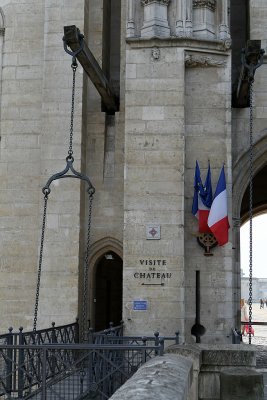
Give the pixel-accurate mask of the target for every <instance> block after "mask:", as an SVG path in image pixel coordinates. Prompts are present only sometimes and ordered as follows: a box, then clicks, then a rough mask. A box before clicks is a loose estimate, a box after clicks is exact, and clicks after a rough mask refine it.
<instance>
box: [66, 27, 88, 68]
mask: <svg viewBox="0 0 267 400" xmlns="http://www.w3.org/2000/svg"><path fill="white" fill-rule="evenodd" d="M78 39H79V45H80V47H79V48H78V49H77V50H76V51H71V50H69V49H68V44H67V41H66V38H65V36H63V38H62V40H63V43H64V50H65V52H66V53H68V54H69V55H70V56H72V61H73V63H74V60H75V59H76V56H77V54H79V53H80V52H81V51H82V50H83V45H84V40H83V39H84V35H83V34H82V33H80V32H79V33H78Z"/></svg>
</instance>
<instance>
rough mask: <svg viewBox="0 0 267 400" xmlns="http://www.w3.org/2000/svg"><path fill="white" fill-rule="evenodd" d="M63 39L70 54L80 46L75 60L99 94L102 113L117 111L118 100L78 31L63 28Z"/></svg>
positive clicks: (76, 29)
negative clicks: (102, 107) (102, 108)
mask: <svg viewBox="0 0 267 400" xmlns="http://www.w3.org/2000/svg"><path fill="white" fill-rule="evenodd" d="M63 39H64V41H65V43H66V45H67V46H68V47H69V48H70V49H71V50H72V52H75V51H77V50H78V49H79V48H80V47H81V45H82V50H81V51H80V52H79V53H78V54H77V55H76V58H77V59H78V61H79V63H80V64H81V66H82V67H83V69H84V71H85V72H86V74H87V75H88V76H89V78H90V79H91V81H92V83H93V84H94V86H95V87H96V89H97V91H98V93H99V94H100V96H101V99H102V103H103V105H104V111H106V112H107V113H111V114H113V113H114V112H116V111H118V109H119V99H118V97H117V96H116V95H115V94H114V93H113V90H112V89H111V87H110V84H109V81H108V79H107V78H106V76H105V74H104V73H103V71H102V69H101V67H100V65H99V64H98V62H97V61H96V59H95V57H94V56H93V54H92V52H91V51H90V50H89V48H88V46H87V44H86V42H85V40H84V39H83V36H82V35H81V34H80V31H79V29H78V28H77V27H76V26H75V25H70V26H64V38H63Z"/></svg>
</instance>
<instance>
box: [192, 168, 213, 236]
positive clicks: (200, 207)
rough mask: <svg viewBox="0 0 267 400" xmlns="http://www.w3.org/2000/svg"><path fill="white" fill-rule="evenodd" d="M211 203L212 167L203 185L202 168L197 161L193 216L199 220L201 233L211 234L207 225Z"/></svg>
mask: <svg viewBox="0 0 267 400" xmlns="http://www.w3.org/2000/svg"><path fill="white" fill-rule="evenodd" d="M211 203H212V185H211V171H210V165H209V168H208V172H207V176H206V180H205V185H203V184H202V180H201V176H200V168H199V165H198V162H197V161H196V169H195V179H194V198H193V204H192V214H193V215H194V216H195V217H196V218H197V219H198V230H199V232H211V231H210V228H209V227H208V224H207V221H208V216H209V211H210V207H211Z"/></svg>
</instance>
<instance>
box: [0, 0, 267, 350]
mask: <svg viewBox="0 0 267 400" xmlns="http://www.w3.org/2000/svg"><path fill="white" fill-rule="evenodd" d="M59 3H60V4H59ZM229 3H230V2H229V1H227V0H221V1H218V0H217V1H216V0H125V1H121V0H76V1H75V4H74V2H73V1H70V0H66V1H64V2H57V1H52V0H27V1H20V2H14V1H8V0H0V7H1V16H2V20H1V21H2V25H1V30H0V34H1V36H0V45H1V47H0V52H1V65H0V66H1V93H0V95H1V98H0V101H1V116H0V118H1V157H0V182H1V189H0V190H1V197H0V210H1V218H0V232H1V243H0V246H1V261H0V282H1V302H0V315H1V330H2V331H4V330H6V328H7V327H8V326H10V325H13V326H14V327H18V326H20V325H23V326H24V328H27V329H30V328H31V326H32V315H33V309H34V301H35V300H34V299H35V287H36V275H37V269H38V249H39V246H40V228H41V224H42V212H43V196H42V191H41V188H42V187H43V185H44V184H45V183H46V181H47V179H48V178H49V177H50V176H51V175H52V174H54V173H55V172H58V171H61V170H62V169H63V168H64V166H65V158H66V154H67V149H68V135H69V118H70V106H71V88H72V70H71V67H70V66H71V57H70V56H69V55H68V54H67V53H66V52H65V51H64V49H63V45H62V36H63V32H64V27H66V26H71V25H75V26H76V27H78V28H79V29H80V31H81V32H82V33H83V34H84V40H85V42H86V44H87V46H88V48H89V49H90V51H91V52H92V53H93V55H94V57H95V59H96V62H97V63H98V65H99V66H100V68H101V70H102V72H103V74H104V75H105V77H106V79H107V80H108V82H109V83H110V86H111V88H112V90H113V93H114V94H115V96H116V98H117V100H118V103H117V104H118V106H117V109H116V110H113V111H110V110H107V108H106V107H105V102H104V101H103V99H102V100H101V97H100V95H99V93H98V92H97V90H96V88H95V86H94V82H92V81H91V80H90V79H89V78H88V76H87V75H86V73H85V72H84V71H83V68H82V67H81V66H80V65H79V67H78V70H77V78H76V95H75V119H74V142H73V151H74V160H75V167H76V169H77V170H81V171H82V172H83V173H85V174H87V175H88V176H89V177H90V180H91V181H92V183H93V185H94V187H95V189H96V192H95V196H94V201H93V212H92V221H91V237H90V244H91V246H90V255H89V265H90V267H89V277H88V287H87V289H88V290H87V291H88V299H87V306H88V307H87V309H88V314H87V315H86V319H88V320H89V323H90V325H91V326H93V327H94V328H96V329H103V328H104V327H105V326H106V325H107V323H108V322H109V321H113V322H114V323H119V321H120V320H121V319H123V320H124V323H125V332H126V333H127V334H130V333H131V334H144V335H145V334H151V333H152V332H154V331H156V330H158V331H159V332H160V333H161V334H162V335H169V334H174V332H175V331H177V330H179V331H180V336H181V341H182V342H187V343H190V342H194V341H195V340H196V338H195V337H194V336H193V335H192V328H193V327H194V326H195V324H196V322H198V323H200V324H201V325H202V326H203V327H204V328H205V329H204V330H203V331H202V333H204V332H205V333H204V335H203V336H202V337H201V341H202V342H203V343H216V342H221V343H224V342H225V343H226V342H230V341H231V329H232V328H234V327H236V326H238V324H239V320H240V313H239V298H240V257H239V228H240V223H242V222H243V221H244V220H245V219H246V218H247V212H248V201H247V198H248V197H247V196H248V191H247V187H248V180H249V173H248V149H249V141H248V132H249V109H248V107H247V105H245V106H242V107H236V106H234V105H233V102H232V93H233V90H234V89H233V88H234V87H235V84H236V82H237V81H238V76H239V70H240V67H241V64H240V52H241V48H242V47H244V46H245V45H246V40H247V39H252V40H255V39H257V40H261V46H262V47H263V48H264V46H265V45H266V37H265V36H266V33H265V31H264V29H263V28H261V27H264V26H265V25H266V18H267V17H266V16H265V15H266V8H267V6H266V7H265V6H264V5H263V3H262V2H261V1H260V0H258V1H257V0H255V1H253V2H250V5H249V4H248V3H249V2H248V1H243V0H242V1H241V0H233V1H231V4H229ZM248 21H249V24H248ZM249 27H250V28H249ZM266 74H267V72H266V70H265V64H264V65H263V66H262V67H261V69H260V70H259V72H257V79H255V84H254V105H255V112H254V139H255V140H254V143H255V145H254V149H255V179H256V181H255V182H256V183H257V185H256V189H255V193H256V194H255V203H254V208H255V211H256V212H262V211H263V210H264V209H265V205H266V204H267V191H266V193H265V191H264V190H262V189H261V190H258V189H257V188H258V187H260V183H261V182H262V181H263V180H264V176H265V172H266V171H265V160H266V153H267V140H266V137H267V135H266V122H267V121H266V117H265V101H266V85H265V83H264V82H265V80H266V79H265V78H266ZM196 160H198V162H199V165H200V167H201V172H202V178H203V179H204V177H205V174H206V171H207V168H208V164H209V162H210V165H211V171H212V183H213V188H214V190H215V186H216V183H217V180H218V177H219V173H220V170H221V167H222V165H224V168H225V174H226V183H227V194H228V197H227V199H228V216H229V221H230V230H229V242H228V243H227V244H226V245H224V246H216V247H214V248H213V249H212V254H213V255H212V256H205V254H204V252H205V251H204V249H203V248H202V247H201V246H200V245H199V243H198V241H197V237H196V236H197V233H198V224H197V220H196V218H195V217H194V216H193V215H192V213H191V206H192V198H193V190H194V189H193V185H194V172H195V163H196ZM74 181H75V182H74ZM87 214H88V199H87V196H86V192H85V190H84V187H83V184H82V182H79V181H77V180H67V179H66V180H62V181H57V182H55V185H54V187H53V190H52V193H51V194H50V195H49V202H48V209H47V223H46V232H45V249H44V256H43V266H42V268H43V269H42V278H41V288H40V298H39V314H38V327H45V326H49V325H50V323H51V322H52V321H55V322H56V323H57V324H67V323H70V322H72V321H73V320H74V319H75V317H76V316H77V315H79V316H80V317H81V314H82V313H81V304H82V301H83V284H82V282H83V259H84V252H85V246H86V240H87V239H86V229H87ZM196 300H198V302H197V304H196ZM197 314H198V315H197Z"/></svg>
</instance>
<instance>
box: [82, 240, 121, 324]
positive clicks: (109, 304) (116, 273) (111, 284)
mask: <svg viewBox="0 0 267 400" xmlns="http://www.w3.org/2000/svg"><path fill="white" fill-rule="evenodd" d="M122 253H123V251H122V243H121V242H120V241H118V240H117V239H114V238H112V237H105V238H102V239H100V240H98V241H97V242H95V243H94V244H93V245H92V247H91V256H90V259H89V265H90V272H89V320H90V325H91V326H92V327H93V328H94V329H96V330H101V329H104V328H107V327H108V323H109V322H114V323H115V324H117V323H118V322H120V320H121V319H122ZM110 257H111V258H110ZM100 297H101V298H100Z"/></svg>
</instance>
